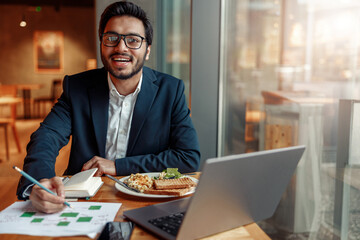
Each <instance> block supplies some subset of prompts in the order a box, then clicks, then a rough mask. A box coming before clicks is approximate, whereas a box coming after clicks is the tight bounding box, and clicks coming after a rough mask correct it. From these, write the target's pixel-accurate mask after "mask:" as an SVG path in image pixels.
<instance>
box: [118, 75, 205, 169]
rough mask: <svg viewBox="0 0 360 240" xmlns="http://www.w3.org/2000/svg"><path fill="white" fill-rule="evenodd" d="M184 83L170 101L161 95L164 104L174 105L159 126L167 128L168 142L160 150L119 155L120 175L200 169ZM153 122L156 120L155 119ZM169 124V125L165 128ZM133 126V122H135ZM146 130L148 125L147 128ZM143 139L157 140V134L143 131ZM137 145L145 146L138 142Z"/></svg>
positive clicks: (197, 146)
mask: <svg viewBox="0 0 360 240" xmlns="http://www.w3.org/2000/svg"><path fill="white" fill-rule="evenodd" d="M184 89H185V87H184V84H183V82H182V81H178V85H177V87H176V91H175V97H174V98H173V99H174V100H172V101H171V102H169V101H168V99H167V98H162V99H161V101H162V104H167V105H171V113H170V114H166V113H161V116H159V118H166V117H167V115H169V117H168V119H167V120H168V121H169V124H164V125H163V126H160V127H159V129H161V130H159V131H168V132H169V140H168V142H167V144H166V145H163V146H160V151H159V152H156V151H152V149H148V152H149V153H148V154H136V153H131V155H127V156H126V157H125V158H122V159H116V160H115V165H116V172H117V175H119V176H121V175H127V174H129V173H138V172H159V171H162V170H164V169H166V168H169V167H173V168H178V169H179V171H180V172H182V173H187V172H194V171H197V170H198V168H199V164H200V149H199V143H198V138H197V134H196V131H195V128H194V126H193V123H192V120H191V118H190V110H189V108H188V107H187V104H186V99H185V95H184ZM152 124H153V126H155V125H156V124H157V123H156V121H154V122H152ZM168 126H169V128H170V129H165V128H167V127H168ZM132 127H133V126H132ZM144 131H146V129H144ZM142 138H143V139H141V140H142V141H150V142H155V141H156V140H155V139H154V136H151V135H146V134H145V135H142ZM139 145H141V144H137V145H136V147H137V148H142V147H143V146H139Z"/></svg>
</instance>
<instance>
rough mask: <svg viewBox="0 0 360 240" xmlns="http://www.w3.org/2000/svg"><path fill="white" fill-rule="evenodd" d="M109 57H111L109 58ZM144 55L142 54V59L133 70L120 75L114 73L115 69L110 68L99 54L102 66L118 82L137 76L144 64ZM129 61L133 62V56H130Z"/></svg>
mask: <svg viewBox="0 0 360 240" xmlns="http://www.w3.org/2000/svg"><path fill="white" fill-rule="evenodd" d="M110 57H111V56H110ZM145 58H146V54H144V57H143V58H142V59H141V60H140V61H138V62H137V63H136V65H135V66H134V68H132V69H131V72H130V73H128V74H122V73H116V69H113V68H111V66H110V63H109V62H108V61H107V59H106V58H105V57H104V56H103V54H102V53H101V60H102V62H103V64H104V68H105V69H106V70H107V71H108V72H109V73H110V74H111V75H113V76H114V77H116V78H117V79H120V80H127V79H130V78H132V77H133V76H135V75H136V74H138V73H139V72H140V71H141V69H142V68H143V66H144V63H145ZM130 59H131V60H133V56H130Z"/></svg>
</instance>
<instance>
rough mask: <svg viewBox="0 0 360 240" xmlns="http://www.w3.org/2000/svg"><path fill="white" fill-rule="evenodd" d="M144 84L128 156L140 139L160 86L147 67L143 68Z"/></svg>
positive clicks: (136, 108)
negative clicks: (155, 82)
mask: <svg viewBox="0 0 360 240" xmlns="http://www.w3.org/2000/svg"><path fill="white" fill-rule="evenodd" d="M143 69H144V71H143V82H142V86H141V90H140V92H139V95H138V97H137V99H136V103H135V107H134V113H133V117H132V122H131V128H130V135H129V141H128V148H127V155H129V154H130V153H131V151H132V150H133V148H134V146H135V143H136V140H137V138H138V137H139V133H140V131H141V128H142V127H143V124H144V121H145V119H146V118H147V115H148V113H149V111H150V108H151V106H152V105H153V102H154V99H155V96H156V93H157V91H158V86H156V85H155V84H154V83H153V82H154V81H156V77H155V75H154V74H153V73H152V72H151V70H149V69H147V68H146V67H144V68H143Z"/></svg>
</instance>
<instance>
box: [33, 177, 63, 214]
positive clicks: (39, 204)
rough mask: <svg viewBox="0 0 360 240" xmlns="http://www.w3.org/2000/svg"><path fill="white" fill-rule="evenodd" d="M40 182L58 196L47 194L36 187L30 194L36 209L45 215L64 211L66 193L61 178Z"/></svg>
mask: <svg viewBox="0 0 360 240" xmlns="http://www.w3.org/2000/svg"><path fill="white" fill-rule="evenodd" d="M39 182H40V183H41V184H42V185H43V186H44V187H46V188H47V189H49V190H51V191H53V192H54V193H56V194H57V196H54V195H52V194H51V193H48V192H46V191H45V190H44V189H42V188H40V187H39V186H37V185H34V186H33V188H32V191H31V194H30V200H31V202H32V205H33V206H34V207H35V209H37V210H38V211H40V212H44V213H55V212H59V211H61V210H62V209H64V207H65V205H64V201H65V191H64V184H63V183H62V180H61V178H59V177H53V178H51V179H46V178H45V179H42V180H40V181H39Z"/></svg>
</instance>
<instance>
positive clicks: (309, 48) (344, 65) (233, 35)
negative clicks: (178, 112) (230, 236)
mask: <svg viewBox="0 0 360 240" xmlns="http://www.w3.org/2000/svg"><path fill="white" fill-rule="evenodd" d="M223 6H224V8H223V9H222V15H223V16H225V17H223V18H222V19H223V21H222V25H221V26H222V27H221V28H222V30H221V32H222V36H223V37H222V43H223V44H222V46H223V47H222V49H221V52H222V56H223V57H222V62H221V66H222V68H223V69H224V70H223V71H222V72H223V73H222V75H221V76H220V79H221V80H220V81H221V83H222V86H223V88H222V89H223V92H222V96H224V97H223V99H222V103H223V106H222V109H223V110H222V113H221V118H222V123H223V124H222V126H221V131H220V132H222V134H221V135H220V136H219V137H220V138H221V141H220V143H221V147H220V155H229V154H236V153H243V152H251V151H259V150H263V149H273V148H281V147H287V146H293V145H300V144H304V145H306V151H305V154H304V156H303V158H302V159H301V161H300V163H299V165H298V168H297V170H296V173H295V175H294V178H293V181H292V184H291V186H289V188H288V189H287V191H286V194H285V195H284V197H283V199H282V201H281V203H280V205H279V207H278V209H277V211H276V213H275V215H274V216H273V217H272V218H271V219H270V220H267V221H265V222H262V223H260V225H261V226H262V227H263V228H264V230H265V231H267V233H268V234H269V235H270V236H271V237H273V239H287V237H289V239H290V238H291V237H295V239H332V238H333V237H341V239H359V235H360V226H359V224H358V221H359V218H360V204H359V202H360V191H359V189H360V186H359V185H358V184H356V182H359V179H360V174H357V175H356V172H357V169H358V168H359V162H360V161H359V160H356V161H355V162H354V161H353V160H351V161H349V160H348V159H344V158H346V156H343V155H342V154H341V153H343V152H346V151H349V146H346V145H345V146H344V144H343V145H342V146H339V144H338V142H339V141H340V142H341V141H343V139H342V140H341V138H339V136H341V135H339V134H340V131H350V132H353V131H356V128H345V130H343V128H340V127H343V126H342V125H343V124H345V123H347V122H349V123H353V122H354V121H356V119H357V118H356V114H353V112H352V111H350V110H352V109H356V108H355V107H353V105H352V104H351V102H350V103H348V105H346V104H345V105H341V106H342V108H347V109H350V110H349V111H348V112H349V114H347V115H346V114H345V115H341V119H340V120H341V121H340V120H339V117H338V116H339V111H342V110H341V107H339V100H340V99H359V98H360V96H359V95H360V86H359V82H360V79H359V77H360V74H359V73H360V62H359V57H360V51H359V47H360V28H359V23H360V2H359V1H357V0H347V1H341V0H335V1H322V0H311V1H310V0H309V1H307V0H243V1H237V0H226V1H223ZM355 112H356V111H355ZM354 119H355V120H354ZM339 124H340V127H338V126H339ZM346 129H348V130H346ZM347 136H351V134H350V135H349V134H348V135H347ZM358 141H359V138H357V137H352V138H351V140H350V143H351V146H353V147H352V148H351V149H350V150H351V151H355V149H356V148H355V147H354V146H358V145H359V144H360V142H358ZM340 145H341V144H340ZM346 147H348V149H345V150H344V148H346ZM355 155H356V154H355ZM356 156H357V155H356ZM353 158H354V157H352V159H353ZM259 177H261V176H259ZM291 239H293V238H291Z"/></svg>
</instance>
